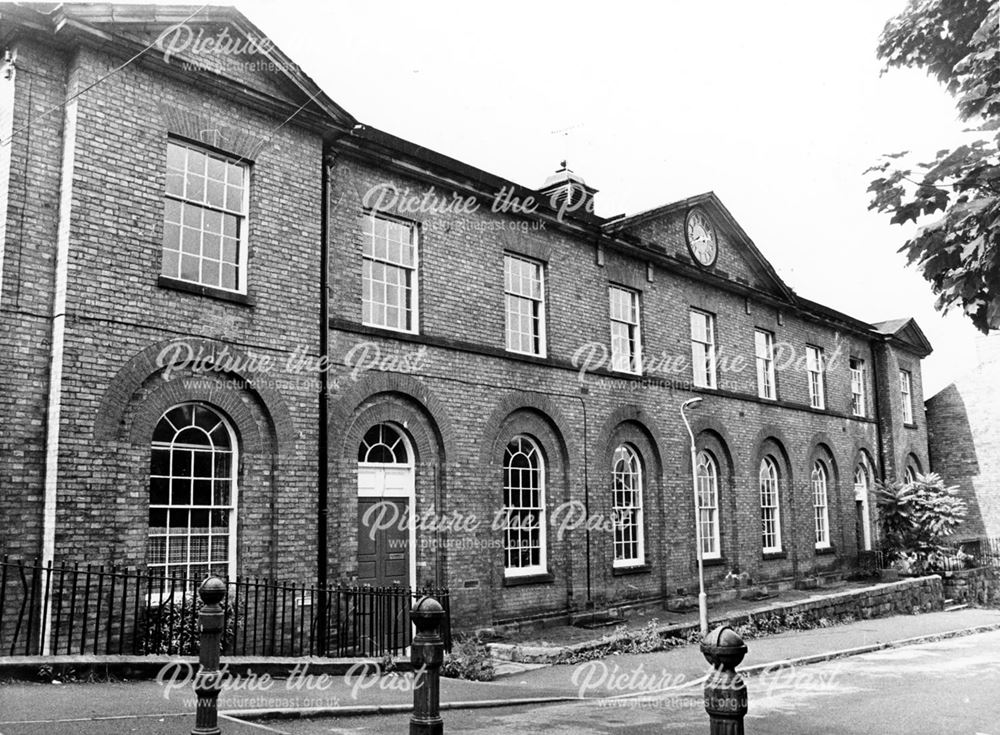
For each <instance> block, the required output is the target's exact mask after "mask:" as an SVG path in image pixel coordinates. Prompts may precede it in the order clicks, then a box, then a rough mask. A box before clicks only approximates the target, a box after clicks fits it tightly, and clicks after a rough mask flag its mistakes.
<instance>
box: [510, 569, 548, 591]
mask: <svg viewBox="0 0 1000 735" xmlns="http://www.w3.org/2000/svg"><path fill="white" fill-rule="evenodd" d="M554 580H555V576H554V575H553V574H552V572H544V573H542V574H525V575H524V576H523V577H504V578H503V586H504V587H520V586H522V585H526V584H551V583H552V582H553V581H554Z"/></svg>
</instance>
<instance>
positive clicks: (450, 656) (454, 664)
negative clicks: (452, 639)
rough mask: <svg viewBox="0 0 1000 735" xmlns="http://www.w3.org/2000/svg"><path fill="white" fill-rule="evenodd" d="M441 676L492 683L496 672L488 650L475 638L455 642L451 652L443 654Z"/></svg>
mask: <svg viewBox="0 0 1000 735" xmlns="http://www.w3.org/2000/svg"><path fill="white" fill-rule="evenodd" d="M441 676H447V677H449V678H452V679H468V680H469V681H493V679H494V677H495V676H496V672H495V671H494V669H493V659H491V658H490V649H489V648H487V646H486V644H485V643H484V642H483V641H481V640H480V639H479V638H478V637H477V636H469V637H468V638H465V639H464V640H461V641H457V642H456V643H455V645H454V646H452V650H451V651H448V652H446V653H445V654H444V662H443V663H442V664H441Z"/></svg>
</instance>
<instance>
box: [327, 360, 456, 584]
mask: <svg viewBox="0 0 1000 735" xmlns="http://www.w3.org/2000/svg"><path fill="white" fill-rule="evenodd" d="M330 409H331V410H330V423H329V429H330V458H329V466H330V475H329V476H330V488H331V507H330V514H329V519H330V524H329V527H328V530H329V538H330V569H331V574H332V575H333V577H334V578H336V577H340V578H343V579H350V578H351V577H352V576H353V575H356V574H357V573H358V533H359V519H358V478H359V475H358V448H359V447H360V446H361V443H362V441H363V439H364V436H365V434H366V433H367V432H368V431H369V430H370V429H371V428H372V427H373V426H377V425H379V424H385V423H387V424H391V425H392V426H393V427H394V428H396V429H398V430H400V431H401V432H402V433H403V434H404V436H405V438H406V440H407V442H408V443H409V445H410V448H411V449H412V451H413V455H414V456H413V457H412V460H413V499H412V502H413V507H414V511H415V513H416V514H418V515H419V514H420V513H423V512H425V511H428V510H430V509H431V508H434V509H435V511H436V512H437V513H445V512H447V511H448V509H449V508H448V476H447V470H448V467H447V461H448V458H450V457H453V456H454V454H453V452H454V437H455V432H454V429H453V428H452V424H451V420H450V419H449V417H448V414H447V412H446V411H445V409H444V405H443V404H442V403H441V402H440V401H438V399H437V398H436V397H435V396H434V395H433V394H432V393H431V392H430V391H429V390H427V388H426V387H425V386H424V385H423V384H422V383H420V382H419V381H418V380H416V379H414V378H412V377H410V376H405V375H398V374H395V373H370V374H368V375H366V376H364V377H362V379H361V380H358V381H357V382H356V383H351V384H350V388H349V390H348V391H347V392H346V393H345V394H344V395H343V396H342V397H341V398H340V399H338V400H337V401H336V402H334V403H333V404H332V405H331V407H330ZM415 533H416V535H417V538H421V537H423V536H424V535H425V534H430V535H432V536H433V535H434V534H435V533H436V532H435V531H433V530H427V529H417V530H416V532H415ZM409 553H410V554H411V555H412V556H411V559H414V560H415V574H416V582H417V584H418V585H443V584H445V583H446V582H445V580H447V578H448V568H449V564H450V559H449V554H448V552H447V549H445V548H444V545H443V544H431V545H429V546H422V545H420V544H418V545H417V546H415V547H412V548H410V549H409Z"/></svg>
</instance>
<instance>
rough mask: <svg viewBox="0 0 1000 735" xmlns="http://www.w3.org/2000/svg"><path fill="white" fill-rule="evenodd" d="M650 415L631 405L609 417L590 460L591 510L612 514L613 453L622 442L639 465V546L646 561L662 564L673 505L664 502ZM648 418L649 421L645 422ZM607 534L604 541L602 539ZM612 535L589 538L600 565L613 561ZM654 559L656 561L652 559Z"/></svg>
mask: <svg viewBox="0 0 1000 735" xmlns="http://www.w3.org/2000/svg"><path fill="white" fill-rule="evenodd" d="M651 418H652V417H650V416H648V415H647V414H646V413H645V412H643V411H641V410H638V409H636V408H635V407H634V406H623V407H622V408H620V409H618V410H616V411H614V412H613V413H612V415H611V416H610V417H609V420H608V422H607V423H606V424H605V426H604V428H603V429H602V430H601V433H600V434H599V435H598V439H597V442H598V443H597V444H596V447H597V451H596V452H595V456H594V457H593V458H592V459H593V461H592V462H591V468H592V472H591V475H590V477H591V478H592V479H591V489H590V512H591V514H593V515H600V516H603V517H605V518H612V517H614V516H613V514H614V487H615V478H614V470H615V457H616V452H617V451H618V450H619V448H620V447H622V446H625V447H627V448H628V449H629V450H631V451H632V452H634V453H635V455H636V456H637V457H638V461H639V467H640V475H639V476H640V478H641V483H640V490H641V507H642V513H641V525H642V530H641V534H642V539H643V542H642V547H643V551H644V554H643V556H644V559H645V565H646V566H651V565H653V564H656V565H658V566H659V567H661V569H662V568H665V564H664V563H662V562H663V560H662V557H661V556H660V554H661V552H662V548H663V539H664V527H665V526H666V523H667V514H668V513H672V512H673V509H672V508H669V509H668V508H667V507H666V506H665V498H664V483H663V462H662V460H661V458H660V446H661V445H662V439H661V438H660V437H659V431H658V430H657V429H656V428H655V424H652V421H651ZM646 421H649V422H650V423H649V424H647V423H645V422H646ZM605 538H607V541H606V542H605V541H604V539H605ZM613 541H614V539H613V536H612V535H610V534H607V535H605V534H597V535H594V536H593V538H592V542H591V543H592V547H591V548H592V550H593V551H594V553H596V554H598V555H599V558H600V559H601V560H602V568H603V569H605V570H609V569H612V568H613V567H614V564H615V561H614V560H615V548H614V543H613ZM654 560H655V561H654Z"/></svg>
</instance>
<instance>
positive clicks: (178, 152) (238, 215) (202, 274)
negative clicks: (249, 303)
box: [161, 140, 249, 293]
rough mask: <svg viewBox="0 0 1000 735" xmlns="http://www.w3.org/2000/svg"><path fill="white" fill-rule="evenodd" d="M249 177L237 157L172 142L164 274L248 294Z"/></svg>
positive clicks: (166, 203)
mask: <svg viewBox="0 0 1000 735" xmlns="http://www.w3.org/2000/svg"><path fill="white" fill-rule="evenodd" d="M248 178H249V176H248V167H247V165H246V164H245V163H242V162H240V161H238V160H237V159H234V158H230V157H228V156H223V155H221V154H218V153H212V152H209V151H206V150H203V149H201V148H196V147H194V146H190V145H185V144H182V143H179V142H177V141H173V140H171V141H168V143H167V189H166V198H165V201H164V215H165V216H164V225H163V265H162V271H161V272H162V273H163V275H164V276H167V277H169V278H175V279H177V280H181V281H188V282H190V283H196V284H199V285H202V286H210V287H212V288H220V289H223V290H226V291H234V292H237V293H245V292H246V268H247V202H248V198H249V197H248V186H247V180H248Z"/></svg>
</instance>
